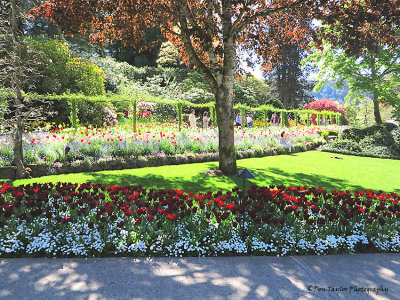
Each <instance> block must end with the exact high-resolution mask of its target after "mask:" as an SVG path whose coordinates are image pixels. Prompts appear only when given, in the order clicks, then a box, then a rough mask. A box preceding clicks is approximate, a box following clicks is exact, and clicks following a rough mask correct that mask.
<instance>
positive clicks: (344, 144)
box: [324, 140, 361, 152]
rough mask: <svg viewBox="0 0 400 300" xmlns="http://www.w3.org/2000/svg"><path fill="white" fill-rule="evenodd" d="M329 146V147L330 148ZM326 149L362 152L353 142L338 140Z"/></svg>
mask: <svg viewBox="0 0 400 300" xmlns="http://www.w3.org/2000/svg"><path fill="white" fill-rule="evenodd" d="M328 146H329V147H328ZM324 148H325V149H326V148H334V149H338V150H347V151H352V152H361V148H360V145H359V144H358V143H357V142H355V141H353V140H337V141H334V142H333V143H331V144H328V145H326V147H324Z"/></svg>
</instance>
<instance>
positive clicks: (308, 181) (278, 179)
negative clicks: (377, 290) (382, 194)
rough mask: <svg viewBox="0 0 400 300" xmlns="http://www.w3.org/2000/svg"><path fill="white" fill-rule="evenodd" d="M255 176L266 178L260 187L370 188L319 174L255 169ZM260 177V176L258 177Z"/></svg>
mask: <svg viewBox="0 0 400 300" xmlns="http://www.w3.org/2000/svg"><path fill="white" fill-rule="evenodd" d="M253 173H254V175H256V176H257V175H260V176H264V177H265V178H266V181H265V184H262V182H259V183H257V184H258V185H266V184H283V185H286V186H299V185H307V186H314V187H322V188H324V189H326V190H328V191H331V190H352V191H354V190H365V189H368V188H369V187H366V186H361V185H356V184H352V183H351V182H349V181H347V180H343V179H338V178H335V177H328V176H324V175H319V174H305V173H295V172H288V171H284V170H282V169H279V168H267V169H260V168H258V169H253ZM257 177H258V176H257Z"/></svg>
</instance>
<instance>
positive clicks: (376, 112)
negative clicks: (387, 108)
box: [373, 92, 382, 125]
mask: <svg viewBox="0 0 400 300" xmlns="http://www.w3.org/2000/svg"><path fill="white" fill-rule="evenodd" d="M373 102H374V116H375V122H376V124H378V125H379V124H382V118H381V112H380V110H379V98H378V95H377V94H376V93H375V92H374V99H373Z"/></svg>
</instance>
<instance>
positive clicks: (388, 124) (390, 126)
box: [382, 122, 399, 131]
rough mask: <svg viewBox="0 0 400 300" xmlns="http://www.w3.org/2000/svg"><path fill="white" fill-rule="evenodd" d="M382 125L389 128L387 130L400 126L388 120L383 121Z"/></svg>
mask: <svg viewBox="0 0 400 300" xmlns="http://www.w3.org/2000/svg"><path fill="white" fill-rule="evenodd" d="M382 126H383V127H385V128H386V129H387V131H392V130H394V129H397V128H399V127H398V126H397V125H396V124H393V123H387V122H385V123H383V124H382Z"/></svg>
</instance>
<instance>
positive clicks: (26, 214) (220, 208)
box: [0, 183, 400, 257]
mask: <svg viewBox="0 0 400 300" xmlns="http://www.w3.org/2000/svg"><path fill="white" fill-rule="evenodd" d="M399 200H400V196H399V195H398V194H395V193H383V192H372V191H369V190H366V191H364V192H361V191H357V192H354V193H351V192H350V191H332V192H327V191H325V190H323V189H321V188H313V187H310V188H309V187H307V186H300V187H285V186H283V185H278V186H274V185H271V186H269V187H257V186H252V187H251V188H250V189H249V190H247V192H246V193H245V192H243V191H240V190H239V189H238V188H235V189H233V190H232V192H226V193H222V192H220V191H219V192H215V193H213V192H210V191H209V192H206V193H199V194H196V195H195V194H194V193H188V194H186V193H184V192H183V191H180V190H158V191H156V190H153V189H149V190H147V189H145V188H143V187H141V186H109V187H105V186H103V185H101V184H90V183H85V184H80V185H78V184H71V183H57V184H52V183H47V184H33V185H26V186H16V187H11V186H9V185H7V184H5V183H0V255H1V256H3V257H4V256H18V255H26V254H28V255H34V256H99V255H133V256H142V255H160V256H161V255H162V256H209V255H211V256H215V255H224V254H228V255H230V254H250V253H251V254H258V255H265V254H267V255H268V254H270V255H278V256H280V255H288V254H296V253H299V254H307V253H316V254H325V253H338V252H356V251H360V250H362V249H364V248H365V247H373V248H374V249H375V250H377V251H387V252H399V251H400V235H399V226H400V222H399V220H400V205H399Z"/></svg>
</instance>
